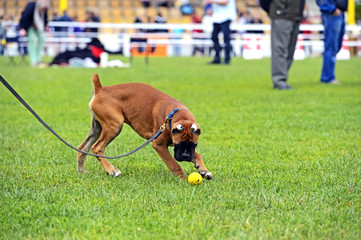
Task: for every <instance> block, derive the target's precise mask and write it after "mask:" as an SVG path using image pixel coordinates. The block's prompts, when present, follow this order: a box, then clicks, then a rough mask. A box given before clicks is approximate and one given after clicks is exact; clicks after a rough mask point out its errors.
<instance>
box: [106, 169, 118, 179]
mask: <svg viewBox="0 0 361 240" xmlns="http://www.w3.org/2000/svg"><path fill="white" fill-rule="evenodd" d="M107 174H108V175H109V176H112V177H119V176H120V175H121V174H122V172H121V171H119V169H118V168H114V169H113V170H112V171H109V172H107Z"/></svg>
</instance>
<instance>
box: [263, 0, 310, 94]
mask: <svg viewBox="0 0 361 240" xmlns="http://www.w3.org/2000/svg"><path fill="white" fill-rule="evenodd" d="M265 2H266V1H265ZM268 2H270V1H268ZM304 6H305V0H273V1H272V2H271V3H270V5H269V8H267V9H265V8H263V9H264V10H266V11H267V10H268V11H267V12H268V16H269V17H270V18H271V71H272V73H271V75H272V82H273V88H274V89H279V90H287V89H291V87H290V86H289V85H288V84H287V79H288V71H289V69H290V67H291V65H292V62H293V54H294V52H295V48H296V43H297V35H298V32H299V26H300V23H301V20H302V18H303V9H304Z"/></svg>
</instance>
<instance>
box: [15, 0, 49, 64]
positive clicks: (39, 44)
mask: <svg viewBox="0 0 361 240" xmlns="http://www.w3.org/2000/svg"><path fill="white" fill-rule="evenodd" d="M48 9H49V1H48V0H37V1H35V2H29V3H28V4H27V5H26V7H25V10H24V11H23V12H22V13H21V19H20V24H19V25H20V26H19V27H20V31H19V34H20V36H22V37H24V36H26V35H27V36H28V54H29V58H30V63H31V66H33V67H36V66H39V64H40V63H41V57H42V56H41V54H42V50H43V43H44V36H43V34H44V31H48V27H47V23H48V13H47V12H48Z"/></svg>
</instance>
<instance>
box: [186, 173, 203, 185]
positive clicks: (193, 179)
mask: <svg viewBox="0 0 361 240" xmlns="http://www.w3.org/2000/svg"><path fill="white" fill-rule="evenodd" d="M202 180H203V178H202V176H201V175H200V174H199V173H197V172H193V173H191V174H189V176H188V182H189V183H190V184H193V185H199V184H201V183H202Z"/></svg>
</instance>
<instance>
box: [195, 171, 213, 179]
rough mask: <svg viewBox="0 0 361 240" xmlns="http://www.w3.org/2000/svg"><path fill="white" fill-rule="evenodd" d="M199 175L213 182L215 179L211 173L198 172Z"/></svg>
mask: <svg viewBox="0 0 361 240" xmlns="http://www.w3.org/2000/svg"><path fill="white" fill-rule="evenodd" d="M198 173H199V174H200V175H201V176H202V177H203V178H205V179H207V180H211V179H212V177H213V175H212V173H211V172H209V171H198Z"/></svg>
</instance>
